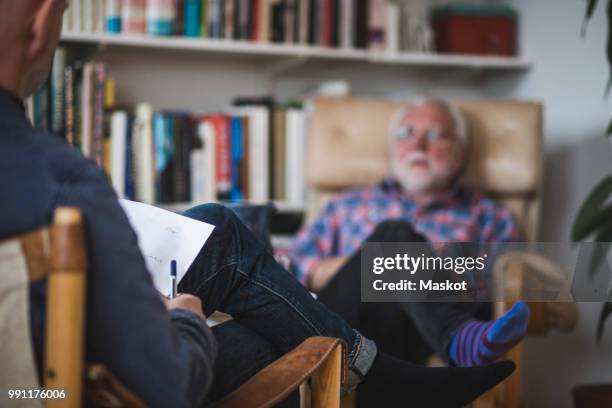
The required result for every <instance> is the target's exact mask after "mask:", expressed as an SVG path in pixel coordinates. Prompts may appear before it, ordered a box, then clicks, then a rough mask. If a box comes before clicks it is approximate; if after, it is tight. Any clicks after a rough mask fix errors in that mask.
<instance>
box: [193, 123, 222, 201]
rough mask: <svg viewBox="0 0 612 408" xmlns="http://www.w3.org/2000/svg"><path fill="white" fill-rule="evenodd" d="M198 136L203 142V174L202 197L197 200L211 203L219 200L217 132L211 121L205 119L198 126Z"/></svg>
mask: <svg viewBox="0 0 612 408" xmlns="http://www.w3.org/2000/svg"><path fill="white" fill-rule="evenodd" d="M198 136H199V139H200V141H201V142H202V151H201V153H200V154H201V156H200V166H201V167H200V171H201V174H202V180H201V182H202V185H201V187H202V196H201V197H200V196H198V197H197V198H196V200H197V201H200V202H211V201H215V200H216V198H217V187H216V173H215V130H214V127H213V126H212V125H211V123H210V121H208V120H206V119H203V120H201V121H200V123H199V124H198Z"/></svg>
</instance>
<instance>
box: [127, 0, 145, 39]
mask: <svg viewBox="0 0 612 408" xmlns="http://www.w3.org/2000/svg"><path fill="white" fill-rule="evenodd" d="M121 32H122V33H124V34H144V33H145V32H146V5H145V0H123V4H122V8H121Z"/></svg>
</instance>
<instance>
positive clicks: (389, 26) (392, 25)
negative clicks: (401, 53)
mask: <svg viewBox="0 0 612 408" xmlns="http://www.w3.org/2000/svg"><path fill="white" fill-rule="evenodd" d="M385 7H386V13H385V15H386V19H387V22H386V33H385V48H386V50H387V52H388V53H390V54H394V53H396V52H397V51H398V50H399V7H398V5H397V4H396V3H392V2H387V3H386V4H385Z"/></svg>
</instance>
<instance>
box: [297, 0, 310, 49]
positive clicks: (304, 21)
mask: <svg viewBox="0 0 612 408" xmlns="http://www.w3.org/2000/svg"><path fill="white" fill-rule="evenodd" d="M309 5H310V1H309V0H298V15H299V17H298V20H299V23H298V42H299V43H300V44H308V16H309V15H310V10H309Z"/></svg>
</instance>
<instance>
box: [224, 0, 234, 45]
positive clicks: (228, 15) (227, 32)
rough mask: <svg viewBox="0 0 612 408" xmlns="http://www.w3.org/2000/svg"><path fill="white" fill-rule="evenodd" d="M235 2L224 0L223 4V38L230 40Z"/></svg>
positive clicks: (232, 35) (232, 31)
mask: <svg viewBox="0 0 612 408" xmlns="http://www.w3.org/2000/svg"><path fill="white" fill-rule="evenodd" d="M236 1H237V0H225V1H224V2H223V5H224V9H223V13H224V14H223V38H225V39H232V38H234V30H235V27H234V25H235V19H234V15H235V9H236Z"/></svg>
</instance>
